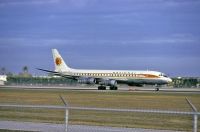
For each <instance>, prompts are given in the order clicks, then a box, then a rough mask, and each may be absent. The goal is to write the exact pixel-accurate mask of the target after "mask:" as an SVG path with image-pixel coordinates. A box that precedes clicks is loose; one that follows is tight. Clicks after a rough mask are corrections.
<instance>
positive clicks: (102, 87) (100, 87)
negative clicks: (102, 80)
mask: <svg viewBox="0 0 200 132" xmlns="http://www.w3.org/2000/svg"><path fill="white" fill-rule="evenodd" d="M98 90H106V86H98Z"/></svg>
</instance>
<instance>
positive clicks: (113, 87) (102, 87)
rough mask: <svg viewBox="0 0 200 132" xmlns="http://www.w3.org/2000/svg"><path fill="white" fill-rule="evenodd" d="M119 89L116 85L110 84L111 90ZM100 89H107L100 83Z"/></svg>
mask: <svg viewBox="0 0 200 132" xmlns="http://www.w3.org/2000/svg"><path fill="white" fill-rule="evenodd" d="M117 89H118V87H116V86H110V90H117ZM98 90H106V86H104V85H100V86H98Z"/></svg>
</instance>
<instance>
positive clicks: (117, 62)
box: [0, 0, 200, 77]
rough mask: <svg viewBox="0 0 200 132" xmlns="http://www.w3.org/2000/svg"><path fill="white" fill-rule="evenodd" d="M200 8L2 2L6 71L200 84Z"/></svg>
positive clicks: (188, 4)
mask: <svg viewBox="0 0 200 132" xmlns="http://www.w3.org/2000/svg"><path fill="white" fill-rule="evenodd" d="M199 13H200V0H0V60H1V62H0V68H1V67H5V68H6V69H7V70H8V71H11V72H13V73H15V74H18V73H19V72H22V67H23V66H28V67H29V71H30V72H31V73H32V74H33V75H43V74H45V73H43V72H41V71H38V70H36V69H35V68H44V69H49V70H53V69H54V64H53V59H52V54H51V49H52V48H56V49H58V50H59V52H60V54H61V55H62V57H63V58H64V60H65V62H66V63H67V64H68V65H69V66H70V67H73V68H81V69H111V70H113V69H119V70H129V69H130V70H155V71H160V72H164V73H166V74H168V75H169V76H172V77H174V76H195V77H196V76H200V14H199Z"/></svg>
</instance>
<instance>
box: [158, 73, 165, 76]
mask: <svg viewBox="0 0 200 132" xmlns="http://www.w3.org/2000/svg"><path fill="white" fill-rule="evenodd" d="M159 76H163V77H167V75H166V74H163V73H161V74H160V75H159Z"/></svg>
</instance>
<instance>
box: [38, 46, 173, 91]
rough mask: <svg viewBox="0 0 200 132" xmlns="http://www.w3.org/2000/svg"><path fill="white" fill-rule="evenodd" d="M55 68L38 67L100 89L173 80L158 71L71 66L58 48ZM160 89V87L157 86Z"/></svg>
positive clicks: (156, 84)
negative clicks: (90, 68)
mask: <svg viewBox="0 0 200 132" xmlns="http://www.w3.org/2000/svg"><path fill="white" fill-rule="evenodd" d="M52 54H53V59H54V64H55V70H54V71H51V70H46V69H41V68H37V69H38V70H41V71H45V72H49V73H53V74H54V75H56V76H61V77H65V78H69V79H73V80H77V81H78V83H83V84H98V85H99V86H98V90H106V87H107V86H109V87H110V90H117V89H118V86H117V84H127V85H129V86H143V85H144V84H149V85H155V86H160V85H164V84H168V83H170V82H172V79H171V78H169V77H168V76H167V75H166V74H164V73H162V72H158V71H149V70H147V71H144V70H143V71H139V70H86V69H74V68H70V67H69V66H68V65H67V64H66V63H65V61H64V60H63V58H62V57H61V55H60V54H59V52H58V50H57V49H52ZM155 90H156V91H159V87H156V88H155Z"/></svg>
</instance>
